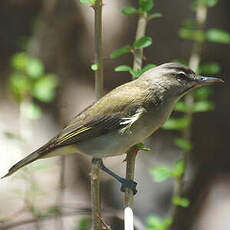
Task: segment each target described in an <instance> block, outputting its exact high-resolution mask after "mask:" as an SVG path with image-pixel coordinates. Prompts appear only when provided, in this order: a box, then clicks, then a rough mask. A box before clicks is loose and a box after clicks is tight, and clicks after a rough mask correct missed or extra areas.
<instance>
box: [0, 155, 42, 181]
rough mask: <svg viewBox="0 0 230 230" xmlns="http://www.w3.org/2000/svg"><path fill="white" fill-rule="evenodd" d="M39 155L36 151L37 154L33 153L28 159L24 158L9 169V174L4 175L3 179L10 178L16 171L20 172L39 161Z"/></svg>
mask: <svg viewBox="0 0 230 230" xmlns="http://www.w3.org/2000/svg"><path fill="white" fill-rule="evenodd" d="M39 155H40V154H39V152H38V151H35V152H33V153H31V154H30V155H28V156H27V157H25V158H23V159H22V160H20V161H19V162H18V163H16V164H15V165H13V166H12V167H11V168H10V169H9V171H8V173H7V174H6V175H4V176H3V177H1V179H2V178H5V177H8V176H10V175H11V174H13V173H15V172H16V171H18V170H19V169H20V168H22V167H24V166H26V165H27V164H29V163H31V162H33V161H35V160H37V159H38V158H39Z"/></svg>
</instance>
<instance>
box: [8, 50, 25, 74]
mask: <svg viewBox="0 0 230 230" xmlns="http://www.w3.org/2000/svg"><path fill="white" fill-rule="evenodd" d="M27 61H28V56H27V54H26V53H17V54H15V55H13V57H12V59H11V65H12V67H13V68H15V69H16V70H20V71H25V69H26V66H27Z"/></svg>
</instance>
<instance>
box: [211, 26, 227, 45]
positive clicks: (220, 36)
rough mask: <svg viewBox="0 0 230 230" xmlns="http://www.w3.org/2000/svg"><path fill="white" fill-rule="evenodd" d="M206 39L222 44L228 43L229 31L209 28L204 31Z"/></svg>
mask: <svg viewBox="0 0 230 230" xmlns="http://www.w3.org/2000/svg"><path fill="white" fill-rule="evenodd" d="M206 37H207V40H208V41H210V42H217V43H223V44H230V33H229V32H226V31H224V30H220V29H209V30H208V31H207V33H206Z"/></svg>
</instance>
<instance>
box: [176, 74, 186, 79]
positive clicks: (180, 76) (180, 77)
mask: <svg viewBox="0 0 230 230" xmlns="http://www.w3.org/2000/svg"><path fill="white" fill-rule="evenodd" d="M176 77H177V79H178V80H180V81H183V80H186V76H185V74H184V73H178V74H177V75H176Z"/></svg>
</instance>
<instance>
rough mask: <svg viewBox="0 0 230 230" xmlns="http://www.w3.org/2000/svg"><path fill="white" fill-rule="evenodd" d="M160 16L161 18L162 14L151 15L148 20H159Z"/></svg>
mask: <svg viewBox="0 0 230 230" xmlns="http://www.w3.org/2000/svg"><path fill="white" fill-rule="evenodd" d="M162 16H163V15H162V13H153V14H150V15H149V16H148V19H149V20H151V19H154V18H161V17H162Z"/></svg>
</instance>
